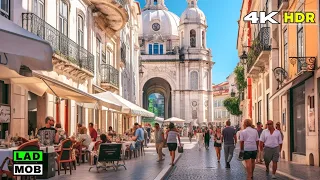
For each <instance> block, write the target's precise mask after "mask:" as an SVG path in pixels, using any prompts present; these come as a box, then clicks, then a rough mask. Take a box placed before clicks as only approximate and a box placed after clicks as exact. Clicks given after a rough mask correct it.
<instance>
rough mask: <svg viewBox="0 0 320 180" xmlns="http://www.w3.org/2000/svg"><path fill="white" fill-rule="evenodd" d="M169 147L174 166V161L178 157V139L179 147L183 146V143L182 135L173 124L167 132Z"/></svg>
mask: <svg viewBox="0 0 320 180" xmlns="http://www.w3.org/2000/svg"><path fill="white" fill-rule="evenodd" d="M166 137H167V146H168V149H169V151H170V156H171V163H170V165H171V166H174V159H175V156H176V150H177V146H178V143H177V138H178V140H179V146H181V141H180V135H179V133H178V132H177V129H176V127H175V126H174V124H173V123H170V124H169V130H168V131H167V136H166Z"/></svg>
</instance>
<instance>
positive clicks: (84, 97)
mask: <svg viewBox="0 0 320 180" xmlns="http://www.w3.org/2000/svg"><path fill="white" fill-rule="evenodd" d="M6 69H7V68H6ZM0 70H1V68H0ZM11 71H12V70H11ZM11 73H12V74H14V72H11ZM1 76H2V75H0V79H1ZM2 78H3V77H2ZM8 80H10V82H11V83H13V84H16V85H19V86H21V87H24V88H25V89H27V90H28V91H31V92H33V93H34V94H36V95H38V96H42V95H43V94H44V93H45V92H47V93H50V94H53V95H56V96H58V97H60V98H64V99H71V100H74V101H76V102H78V103H83V104H85V106H91V107H93V109H94V106H97V107H100V106H103V107H106V108H110V109H113V110H116V111H120V110H121V109H122V107H121V105H118V104H116V103H114V102H111V101H109V100H107V99H103V98H99V97H95V96H93V95H91V94H89V93H87V92H84V91H82V90H80V89H77V88H75V87H72V86H70V85H68V84H65V83H62V82H60V81H58V80H56V79H53V78H50V77H47V76H45V75H43V74H42V73H41V72H37V71H33V72H32V76H31V77H25V76H21V75H19V74H16V75H14V77H12V78H9V79H8ZM99 109H100V108H99Z"/></svg>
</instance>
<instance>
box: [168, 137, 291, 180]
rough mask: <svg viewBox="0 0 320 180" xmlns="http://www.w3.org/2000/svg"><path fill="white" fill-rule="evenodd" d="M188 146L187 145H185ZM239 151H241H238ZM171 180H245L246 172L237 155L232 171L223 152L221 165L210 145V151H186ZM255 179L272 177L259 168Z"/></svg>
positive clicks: (170, 177) (283, 179) (280, 177)
mask: <svg viewBox="0 0 320 180" xmlns="http://www.w3.org/2000/svg"><path fill="white" fill-rule="evenodd" d="M185 146H186V145H185ZM236 151H239V149H236ZM168 179H170V180H180V179H181V180H207V179H208V180H215V179H216V180H245V179H246V171H245V168H244V166H243V165H242V163H241V162H240V161H238V160H237V154H236V153H235V155H234V157H233V159H232V161H231V169H226V168H225V162H224V152H223V150H222V151H221V159H220V163H218V162H217V158H216V153H215V151H214V148H213V143H211V144H210V148H209V150H205V149H204V148H203V149H202V150H200V151H199V150H198V148H197V146H196V147H194V148H192V149H186V151H185V152H184V153H183V155H182V157H181V158H180V160H179V161H178V163H177V164H176V166H175V168H174V169H173V171H172V173H171V174H170V175H169V177H168ZM253 179H256V180H269V179H271V176H270V175H266V172H265V169H264V168H259V167H257V168H256V169H255V171H254V176H253ZM287 179H290V178H288V177H286V176H283V175H280V174H277V180H287Z"/></svg>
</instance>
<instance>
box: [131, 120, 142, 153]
mask: <svg viewBox="0 0 320 180" xmlns="http://www.w3.org/2000/svg"><path fill="white" fill-rule="evenodd" d="M133 129H134V131H135V133H134V136H133V137H132V140H133V141H135V142H136V144H135V149H139V148H140V147H141V144H142V143H143V141H144V131H143V129H142V128H140V127H139V123H134V126H133Z"/></svg>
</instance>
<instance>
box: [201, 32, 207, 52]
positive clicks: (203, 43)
mask: <svg viewBox="0 0 320 180" xmlns="http://www.w3.org/2000/svg"><path fill="white" fill-rule="evenodd" d="M205 45H206V43H205V32H204V31H202V47H203V48H204V47H205Z"/></svg>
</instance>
